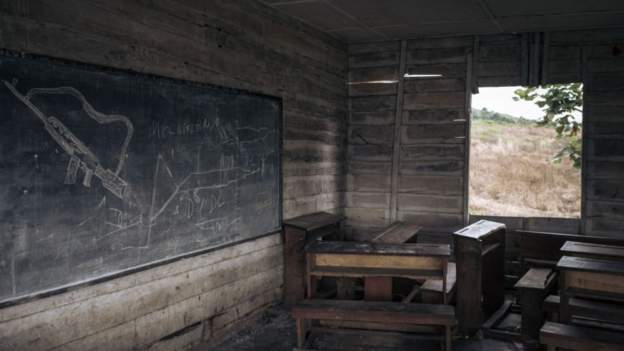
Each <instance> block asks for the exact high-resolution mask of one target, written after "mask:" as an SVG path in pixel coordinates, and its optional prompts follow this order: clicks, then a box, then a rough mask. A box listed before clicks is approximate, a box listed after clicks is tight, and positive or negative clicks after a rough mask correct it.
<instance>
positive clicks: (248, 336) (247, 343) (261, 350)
mask: <svg viewBox="0 0 624 351" xmlns="http://www.w3.org/2000/svg"><path fill="white" fill-rule="evenodd" d="M340 337H341V338H342V340H340V341H338V340H337V339H336V338H332V337H327V338H323V337H319V338H318V339H319V340H317V342H316V344H315V348H316V349H318V350H327V349H331V350H346V348H342V347H341V346H338V345H337V344H338V343H340V342H341V341H345V336H343V335H341V336H340ZM346 338H348V335H347V337H346ZM295 344H296V336H295V322H294V320H293V319H292V318H291V316H290V313H289V312H288V311H287V310H286V309H285V308H284V307H283V306H276V307H273V308H270V309H269V310H267V311H266V312H265V313H264V315H263V316H262V317H261V318H260V319H259V320H258V321H257V322H256V323H255V324H254V325H252V326H250V327H248V328H245V329H243V330H241V331H240V332H238V333H236V334H234V335H232V336H231V337H230V338H228V339H226V340H225V341H224V342H223V343H221V344H220V345H218V346H216V347H214V346H208V345H201V344H200V345H198V346H196V347H195V348H193V350H192V351H208V350H210V351H230V350H236V351H239V350H240V351H252V350H253V351H292V350H293V348H294V347H295ZM408 344H409V348H403V347H400V348H397V347H388V345H387V344H386V345H384V346H383V347H376V346H370V345H368V346H363V347H358V348H355V350H362V351H363V350H378V351H382V350H383V351H390V350H403V349H409V350H419V351H420V350H422V351H426V350H440V346H439V343H437V342H435V343H432V342H431V341H421V342H418V343H417V344H415V343H414V342H413V341H410V342H409V343H408ZM405 346H407V345H405ZM349 350H353V348H349ZM453 350H454V351H521V350H522V347H521V346H520V345H516V344H510V343H505V342H500V341H496V340H478V339H474V340H455V342H454V347H453Z"/></svg>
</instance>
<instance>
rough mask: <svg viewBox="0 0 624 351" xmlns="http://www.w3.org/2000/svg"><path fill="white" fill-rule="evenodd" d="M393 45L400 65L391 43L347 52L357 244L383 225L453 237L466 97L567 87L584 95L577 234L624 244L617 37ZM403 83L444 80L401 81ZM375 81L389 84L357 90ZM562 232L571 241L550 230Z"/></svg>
mask: <svg viewBox="0 0 624 351" xmlns="http://www.w3.org/2000/svg"><path fill="white" fill-rule="evenodd" d="M403 45H405V49H404V52H403V54H402V43H401V42H383V43H368V44H355V45H350V46H349V81H350V86H349V104H350V113H349V116H350V118H349V139H348V142H349V154H348V155H349V156H348V176H347V202H346V208H345V214H346V215H347V217H348V224H349V225H350V226H351V227H352V228H353V229H354V230H353V235H354V236H355V237H366V233H367V232H369V231H370V229H371V228H372V227H380V226H383V225H386V224H388V222H390V221H393V220H407V221H414V222H416V223H422V225H424V226H425V228H426V229H429V230H431V231H442V232H447V233H448V232H450V231H452V229H454V228H457V227H458V226H461V225H463V224H464V221H465V220H466V218H467V213H466V211H467V210H466V204H467V202H466V197H467V187H466V184H467V182H468V181H469V180H468V179H467V167H468V164H469V162H468V160H469V155H468V154H467V150H466V148H467V145H469V144H468V135H469V123H468V122H467V121H466V119H467V112H466V111H469V105H466V104H467V103H469V98H470V97H469V95H468V94H469V93H470V90H471V89H476V88H478V87H479V86H481V87H493V86H516V85H539V84H548V83H570V82H584V83H585V108H584V109H585V111H584V123H585V129H584V144H585V145H584V150H585V155H584V159H585V162H584V164H583V184H582V187H583V201H582V203H583V208H582V221H581V225H580V226H578V227H575V228H578V230H579V231H581V232H586V233H588V234H592V235H624V234H623V233H624V196H622V192H623V191H624V182H623V181H622V174H624V172H623V171H624V151H623V150H624V142H623V141H622V140H623V139H624V129H623V128H624V112H623V111H624V105H623V103H622V102H621V101H623V100H622V98H623V97H624V72H623V71H624V31H622V30H598V31H567V32H550V33H523V34H496V35H484V36H478V37H472V36H469V37H450V38H431V39H426V40H417V41H416V40H415V41H406V42H405V44H403ZM402 58H404V60H405V62H403V64H404V65H403V66H402ZM402 68H403V69H404V70H402ZM405 72H408V73H438V74H443V75H444V77H442V78H433V79H405V80H404V81H401V80H400V77H401V76H402V73H405ZM380 80H384V81H396V82H395V83H389V82H385V83H384V84H382V83H380V82H375V83H368V84H365V83H363V82H367V81H368V82H370V81H380ZM397 111H399V112H398V113H397ZM462 138H463V139H462ZM518 220H520V221H522V219H518ZM548 228H550V230H552V231H556V228H553V227H552V226H549V227H548ZM539 230H543V229H539ZM570 230H576V229H572V228H569V227H568V226H564V227H562V228H560V231H570Z"/></svg>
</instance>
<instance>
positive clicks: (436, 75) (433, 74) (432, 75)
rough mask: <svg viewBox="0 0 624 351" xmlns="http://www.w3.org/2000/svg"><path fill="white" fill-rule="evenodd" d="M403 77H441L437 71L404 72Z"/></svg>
mask: <svg viewBox="0 0 624 351" xmlns="http://www.w3.org/2000/svg"><path fill="white" fill-rule="evenodd" d="M403 77H404V78H439V77H442V75H441V74H438V73H426V74H421V73H405V75H404V76H403Z"/></svg>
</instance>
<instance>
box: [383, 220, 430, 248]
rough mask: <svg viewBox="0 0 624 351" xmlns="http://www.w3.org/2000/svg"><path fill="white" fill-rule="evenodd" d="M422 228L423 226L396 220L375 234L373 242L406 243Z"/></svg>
mask: <svg viewBox="0 0 624 351" xmlns="http://www.w3.org/2000/svg"><path fill="white" fill-rule="evenodd" d="M421 229H422V227H421V226H419V225H416V224H410V223H402V222H396V223H393V224H392V225H391V226H389V227H388V228H386V229H384V230H383V231H381V232H380V233H378V234H375V236H374V237H373V239H372V240H371V241H372V242H375V243H388V244H401V243H405V242H407V241H408V240H410V239H411V238H413V237H414V236H416V234H417V233H418V232H419V231H420V230H421Z"/></svg>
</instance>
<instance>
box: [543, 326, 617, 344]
mask: <svg viewBox="0 0 624 351" xmlns="http://www.w3.org/2000/svg"><path fill="white" fill-rule="evenodd" d="M540 341H541V342H542V343H543V344H546V345H548V347H549V350H551V349H552V350H554V349H555V348H557V347H560V348H565V349H571V350H578V351H587V350H596V351H598V350H600V351H621V350H622V348H623V346H622V345H624V334H622V333H621V332H620V333H618V332H612V331H605V330H602V329H598V328H590V327H580V326H573V325H568V324H560V323H554V322H546V323H545V324H544V326H543V327H542V328H541V330H540Z"/></svg>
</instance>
